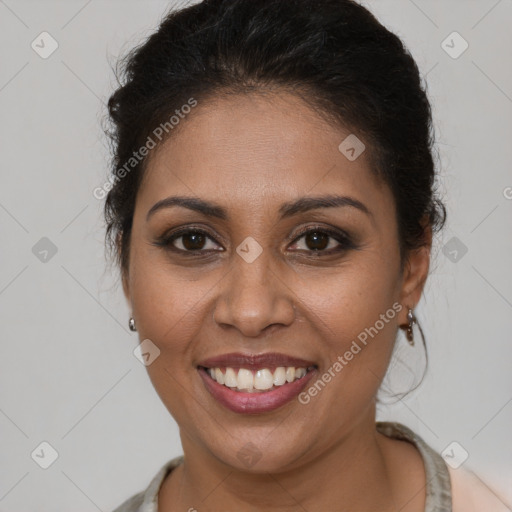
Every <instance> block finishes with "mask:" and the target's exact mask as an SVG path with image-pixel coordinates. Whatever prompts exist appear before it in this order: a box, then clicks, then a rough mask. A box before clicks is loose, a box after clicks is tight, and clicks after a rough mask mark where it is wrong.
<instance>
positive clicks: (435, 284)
mask: <svg viewBox="0 0 512 512" xmlns="http://www.w3.org/2000/svg"><path fill="white" fill-rule="evenodd" d="M169 5H171V4H170V3H168V2H165V1H126V0H123V1H121V0H110V1H106V0H104V1H102V0H89V1H85V0H81V1H27V0H0V41H1V45H0V54H1V66H0V112H1V123H0V130H1V132H0V141H1V161H0V162H1V163H0V165H1V178H2V186H1V189H0V230H1V241H2V243H1V252H0V254H1V265H0V319H1V324H0V328H1V331H2V344H1V357H0V386H1V387H0V460H1V462H0V510H2V511H7V510H9V511H10V512H21V511H28V510H37V511H48V512H50V511H51V512H59V511H63V512H64V511H66V512H68V511H69V510H73V511H96V510H102V511H109V510H112V509H113V508H114V507H115V506H117V505H119V503H120V502H122V501H123V500H124V499H126V498H127V497H128V496H130V495H132V494H134V493H135V492H138V491H139V490H141V489H142V488H143V487H145V486H146V485H147V483H148V482H149V479H150V478H152V477H153V475H154V474H155V473H156V471H157V470H158V469H159V468H160V466H161V465H162V464H163V463H164V462H165V461H167V460H168V459H169V458H171V457H174V456H176V455H178V454H181V453H182V452H181V446H180V442H179V437H178V430H177V427H176V424H175V422H174V421H173V419H172V418H171V417H170V415H169V414H168V412H167V410H166V409H165V407H164V406H163V404H162V403H161V401H160V399H159V398H158V396H157V394H156V392H155V391H154V389H153V387H152V385H151V383H150V381H149V378H148V377H147V373H146V369H145V367H144V366H143V365H142V364H141V363H139V361H138V360H137V359H136V358H135V357H134V355H133V353H132V352H133V350H134V348H135V347H136V346H137V343H138V339H137V335H136V334H132V333H130V332H129V331H128V328H127V320H128V317H129V311H128V309H127V305H126V304H125V301H124V297H123V295H122V291H121V288H120V287H119V286H117V285H116V281H115V276H112V275H110V274H109V273H108V272H106V271H105V259H104V252H103V245H102V244H103V234H104V232H103V224H102V219H101V207H102V203H101V202H100V201H98V200H96V199H95V198H94V197H93V194H92V191H93V189H94V187H96V186H99V185H101V184H102V183H104V181H105V175H106V173H107V163H108V151H107V146H106V141H105V139H104V137H103V134H102V131H101V127H100V119H101V117H102V116H103V115H104V114H105V110H104V107H103V102H105V101H106V99H107V98H108V95H109V94H110V93H111V92H112V90H113V85H114V79H113V75H112V73H111V69H110V67H109V58H110V60H111V61H113V60H114V59H115V57H116V56H117V55H118V54H119V52H120V51H121V50H127V49H129V48H131V47H132V46H133V45H134V44H137V43H139V42H140V41H141V40H142V38H143V37H145V36H147V35H148V34H150V33H151V31H152V30H153V29H154V28H155V27H156V25H157V23H158V21H159V19H160V16H161V15H162V14H163V13H164V11H165V10H166V8H167V7H168V6H169ZM365 5H366V6H367V7H369V8H370V10H371V11H373V12H374V13H375V14H376V16H377V17H378V18H379V19H380V20H381V21H382V22H383V23H384V24H385V25H386V26H388V27H389V28H390V29H392V30H394V31H395V32H396V33H398V35H399V36H400V37H402V38H403V40H404V41H405V43H406V44H407V45H408V46H409V48H410V49H411V52H412V54H413V56H414V57H415V58H416V59H417V62H418V65H419V67H420V70H421V72H422V74H423V75H424V76H427V81H428V86H429V94H430V97H431V100H432V102H433V108H434V116H435V118H436V129H437V136H438V143H439V144H438V147H439V154H440V169H441V188H440V191H441V193H442V194H443V197H444V200H445V201H446V203H447V206H448V214H449V222H448V225H447V227H446V229H445V232H444V233H443V235H442V237H441V238H440V239H439V241H438V243H437V244H436V247H435V251H434V259H433V262H432V274H431V277H430V280H429V282H428V285H427V289H426V292H425V296H424V298H423V300H422V302H421V304H420V306H419V308H418V310H417V313H418V317H419V319H420V321H421V322H422V325H423V328H424V331H425V334H426V336H427V343H428V346H429V350H430V355H431V361H430V368H429V372H428V373H427V376H426V378H425V380H424V383H423V385H422V386H421V387H420V388H419V389H418V390H417V391H416V392H414V393H412V394H411V395H409V396H408V397H407V398H406V399H404V400H402V401H399V402H398V403H396V404H394V405H392V406H389V407H386V408H382V409H380V410H379V419H384V420H385V419H393V420H397V421H401V422H403V423H405V424H406V425H408V426H410V427H411V428H413V429H414V430H415V431H417V432H418V433H419V434H420V435H421V436H422V437H423V438H424V439H425V440H426V441H427V442H428V443H429V444H431V446H433V447H434V448H435V449H437V450H438V451H439V452H441V451H443V450H444V449H445V448H446V447H447V446H448V445H449V444H450V443H452V442H453V441H457V442H458V443H460V445H461V446H462V447H463V448H464V449H465V450H466V451H467V452H468V453H469V458H468V459H467V460H466V462H465V463H464V465H463V467H465V468H469V469H472V470H473V471H475V472H476V474H477V475H478V476H479V477H480V478H481V479H482V480H483V481H484V482H485V483H486V484H487V485H488V486H489V487H490V488H491V489H492V490H493V491H494V492H496V493H498V494H499V495H500V496H501V497H502V499H506V500H508V502H509V503H512V486H511V485H510V484H511V481H512V470H511V464H510V462H511V455H512V446H511V438H510V431H511V424H512V403H511V401H512V377H511V375H512V372H511V371H510V360H511V355H512V343H511V342H512V339H511V338H512V335H511V333H512V273H511V271H510V270H511V262H512V259H511V256H512V237H511V236H510V235H511V233H512V231H511V220H512V199H511V197H512V188H510V187H512V173H511V170H510V169H511V164H512V142H511V141H512V122H511V114H512V68H511V65H510V63H511V60H510V57H511V47H512V31H511V30H510V27H511V24H512V0H500V1H496V0H478V1H475V0H473V1H467V0H449V1H446V0H444V1H429V0H414V1H412V0H379V1H377V0H374V1H368V2H366V3H365ZM42 31H48V32H49V33H50V34H51V35H52V37H53V38H55V40H57V42H58V44H59V47H58V49H57V50H56V51H55V52H54V53H53V54H52V55H51V56H50V57H49V58H47V59H43V58H41V57H40V56H39V55H38V54H37V53H36V52H35V51H34V50H33V49H32V48H31V43H32V41H33V40H34V39H36V37H37V36H38V35H39V34H40V33H41V32H42ZM453 31H457V32H459V33H460V34H461V36H462V37H463V38H464V39H465V40H467V42H468V43H469V48H468V49H467V50H466V51H465V52H464V53H463V54H462V55H460V57H458V58H457V59H454V58H452V57H450V56H449V55H448V54H447V53H446V52H445V51H444V50H443V48H442V47H441V43H442V41H443V40H445V38H446V37H447V36H448V35H449V34H451V33H452V32H453ZM457 44H458V43H457ZM507 187H508V188H507ZM507 196H508V198H507ZM42 237H47V238H49V239H50V240H51V241H52V242H53V244H55V246H56V247H57V249H58V251H57V253H56V254H55V255H54V256H53V257H51V258H48V261H47V262H46V263H44V262H42V261H40V260H39V259H38V258H36V256H35V255H34V254H33V252H32V248H33V246H34V245H35V244H36V243H37V242H38V241H39V240H40V239H41V238H42ZM453 237H456V239H457V242H456V243H458V244H459V249H457V250H458V251H459V252H458V258H459V259H458V261H456V262H453V261H451V260H450V258H449V257H448V256H450V255H449V253H448V251H447V250H445V252H446V254H448V256H447V255H445V253H443V250H442V248H443V246H444V244H446V243H447V242H449V241H450V239H452V238H453ZM453 243H454V242H453V241H452V242H450V244H453ZM460 244H464V246H466V247H467V253H466V254H464V255H462V257H461V254H462V253H461V252H460ZM448 248H450V250H452V248H451V246H450V245H448ZM453 256H454V253H452V255H451V256H450V257H451V258H452V259H453ZM398 348H399V349H400V350H401V352H402V356H403V358H405V359H407V358H408V357H409V356H410V355H411V354H413V352H414V351H413V350H412V349H410V348H409V347H408V346H407V344H406V342H405V341H404V339H403V337H401V338H400V340H399V342H398ZM418 351H419V348H418ZM411 364H412V363H411ZM414 368H415V366H414V364H413V371H416V370H415V369H414ZM418 369H419V370H421V365H420V366H419V367H418ZM398 370H399V371H398V372H393V373H394V374H395V377H394V379H395V380H393V379H392V378H391V379H390V380H388V379H387V380H386V382H387V383H388V385H390V386H395V385H396V382H397V381H396V379H397V377H396V376H397V375H398V381H400V379H401V378H402V377H400V376H403V375H407V372H404V371H401V369H400V368H399V369H398ZM402 370H403V366H402ZM409 375H410V374H409ZM402 380H403V379H402ZM405 380H407V379H405ZM399 384H404V382H401V383H400V382H399ZM405 384H407V382H405ZM42 441H47V442H49V443H50V444H51V445H52V446H53V447H54V448H55V450H57V452H58V454H59V456H58V458H57V460H56V461H55V462H54V463H53V464H52V465H51V466H50V467H49V468H48V469H42V468H40V467H39V466H38V465H37V464H36V462H34V460H33V459H32V458H31V453H32V452H33V450H34V449H36V448H37V447H38V446H39V444H40V443H41V442H42Z"/></svg>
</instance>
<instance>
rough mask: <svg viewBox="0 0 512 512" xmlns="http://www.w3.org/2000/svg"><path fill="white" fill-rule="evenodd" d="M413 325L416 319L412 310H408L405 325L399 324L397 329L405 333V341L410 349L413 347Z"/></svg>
mask: <svg viewBox="0 0 512 512" xmlns="http://www.w3.org/2000/svg"><path fill="white" fill-rule="evenodd" d="M415 323H417V321H416V317H415V316H414V313H413V311H412V309H411V308H409V311H408V312H407V323H406V324H401V325H400V326H399V327H400V328H401V329H403V330H404V331H405V335H406V337H407V341H408V342H409V345H411V347H414V333H413V330H412V328H413V325H414V324H415Z"/></svg>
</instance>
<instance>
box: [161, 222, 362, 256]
mask: <svg viewBox="0 0 512 512" xmlns="http://www.w3.org/2000/svg"><path fill="white" fill-rule="evenodd" d="M315 231H318V232H322V233H325V234H327V235H328V236H329V237H330V238H333V239H334V240H336V242H338V244H339V245H338V247H336V248H334V249H329V250H322V251H315V250H309V251H306V252H309V253H316V254H321V253H323V254H325V255H328V254H332V253H335V252H341V251H343V250H348V249H354V248H356V247H357V245H356V244H355V243H354V241H353V239H352V236H351V235H349V234H348V233H347V232H346V231H344V230H342V229H340V228H334V227H328V226H322V225H319V224H314V225H308V226H303V227H301V228H299V230H298V233H297V232H295V233H294V234H293V235H290V236H288V237H287V241H288V242H289V243H292V244H294V243H296V242H297V241H298V240H300V239H301V238H302V237H304V236H305V235H307V234H308V233H311V232H315ZM187 233H199V234H202V235H204V236H205V237H207V238H209V239H210V240H212V241H213V242H214V243H215V244H217V245H222V244H220V243H219V242H218V241H217V237H216V236H214V235H212V234H211V233H210V232H209V230H207V229H206V228H203V227H199V226H194V225H187V226H182V227H178V228H176V229H174V230H170V231H167V232H166V233H164V234H163V235H162V236H161V237H158V238H157V240H156V241H155V242H154V243H155V245H157V246H160V247H164V248H169V250H171V251H173V252H175V253H177V254H187V255H201V253H205V254H211V253H212V252H224V251H225V249H222V250H217V249H207V250H204V249H198V250H195V251H192V250H190V251H185V250H183V249H178V248H176V247H175V246H174V245H173V242H174V241H175V240H177V239H179V238H180V237H181V236H183V235H186V234H187ZM294 252H295V251H294ZM298 252H304V251H298Z"/></svg>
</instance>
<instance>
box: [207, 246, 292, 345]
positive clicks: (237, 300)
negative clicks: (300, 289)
mask: <svg viewBox="0 0 512 512" xmlns="http://www.w3.org/2000/svg"><path fill="white" fill-rule="evenodd" d="M264 252H265V251H264ZM234 259H235V262H233V265H234V266H235V268H233V269H232V270H231V272H229V273H228V275H227V276H225V278H224V279H223V280H222V281H221V282H220V283H219V286H220V291H219V296H218V298H217V301H216V304H215V309H214V312H213V319H214V321H215V323H216V324H217V325H219V326H221V327H223V328H224V329H227V328H229V327H231V328H234V329H237V330H238V331H239V332H240V333H241V334H243V335H244V336H246V337H258V336H260V335H262V334H263V333H265V334H268V331H270V330H271V329H272V326H277V325H281V326H289V325H290V324H291V323H292V322H293V320H294V319H295V307H294V294H293V292H292V290H291V289H290V288H289V287H288V286H287V284H286V282H285V281H284V278H283V277H281V276H280V275H278V273H277V272H276V271H275V270H274V269H272V268H271V267H270V263H269V260H268V258H266V257H265V256H263V254H261V255H260V256H259V257H258V258H257V259H256V260H255V261H253V262H251V263H248V262H246V261H244V260H243V259H242V258H239V257H238V255H237V257H236V258H234Z"/></svg>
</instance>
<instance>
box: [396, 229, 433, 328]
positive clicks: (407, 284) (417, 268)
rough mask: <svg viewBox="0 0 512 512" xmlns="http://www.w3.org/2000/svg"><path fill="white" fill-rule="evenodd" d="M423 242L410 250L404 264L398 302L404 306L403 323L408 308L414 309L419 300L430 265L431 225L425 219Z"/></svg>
mask: <svg viewBox="0 0 512 512" xmlns="http://www.w3.org/2000/svg"><path fill="white" fill-rule="evenodd" d="M422 225H423V226H424V227H423V232H424V242H425V244H424V245H423V246H422V247H420V248H418V249H414V250H412V251H410V253H409V255H408V256H407V260H406V262H405V265H404V272H403V278H402V286H401V290H400V303H401V304H402V305H403V306H404V313H403V316H404V323H406V321H405V316H406V315H407V311H408V308H411V309H414V307H415V306H416V304H418V302H419V301H420V298H421V294H422V292H423V288H424V286H425V282H426V280H427V277H428V270H429V267H430V251H431V248H432V227H431V226H430V224H428V223H427V222H426V221H424V222H423V223H422Z"/></svg>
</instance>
